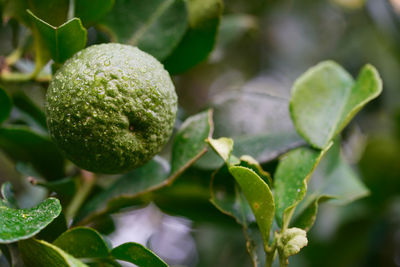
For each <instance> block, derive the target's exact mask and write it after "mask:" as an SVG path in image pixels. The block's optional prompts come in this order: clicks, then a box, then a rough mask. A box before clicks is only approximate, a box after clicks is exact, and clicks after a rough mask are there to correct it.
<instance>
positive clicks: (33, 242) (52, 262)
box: [18, 238, 87, 267]
mask: <svg viewBox="0 0 400 267" xmlns="http://www.w3.org/2000/svg"><path fill="white" fill-rule="evenodd" d="M18 245H19V250H20V253H21V256H22V259H23V261H24V263H25V265H26V266H30V267H54V266H57V267H84V266H86V267H87V265H86V264H84V263H82V262H81V261H80V260H78V259H75V258H74V257H72V256H71V255H69V254H68V253H66V252H64V251H63V250H62V249H60V248H58V247H56V246H54V245H52V244H50V243H47V242H46V241H43V240H37V239H33V238H32V239H28V240H23V241H20V242H19V244H18Z"/></svg>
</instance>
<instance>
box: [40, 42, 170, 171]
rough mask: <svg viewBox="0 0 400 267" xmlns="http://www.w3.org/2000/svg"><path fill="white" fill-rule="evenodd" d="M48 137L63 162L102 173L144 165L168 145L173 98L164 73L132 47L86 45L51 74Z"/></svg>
mask: <svg viewBox="0 0 400 267" xmlns="http://www.w3.org/2000/svg"><path fill="white" fill-rule="evenodd" d="M46 100H47V101H46V115H47V124H48V127H49V131H50V135H51V137H52V138H53V140H54V141H55V143H56V144H57V145H58V146H59V148H60V149H61V150H62V151H64V153H65V154H66V156H67V158H69V159H70V160H71V161H72V162H74V163H75V164H76V165H78V166H79V167H81V168H83V169H86V170H89V171H93V172H100V173H121V172H125V171H128V170H130V169H133V168H135V167H138V166H140V165H143V164H144V163H146V162H147V161H148V160H150V159H151V158H152V157H153V156H154V155H155V154H157V153H158V152H160V150H161V149H162V147H163V146H164V145H165V143H166V142H167V141H168V139H169V137H170V135H171V133H172V129H173V125H174V122H175V117H176V111H177V96H176V93H175V88H174V85H173V83H172V81H171V78H170V76H169V74H168V72H167V71H166V70H165V69H164V67H163V66H162V64H161V63H160V62H158V61H157V60H156V59H155V58H154V57H152V56H151V55H149V54H147V53H145V52H143V51H141V50H139V49H138V48H136V47H132V46H128V45H121V44H101V45H93V46H91V47H88V48H86V49H84V50H82V51H80V52H78V53H77V54H75V55H74V56H73V57H72V58H70V59H69V60H67V61H66V62H65V64H64V65H63V66H62V67H61V68H60V69H59V70H58V71H57V73H56V74H55V75H54V78H53V80H52V81H51V83H50V86H49V89H48V92H47V97H46Z"/></svg>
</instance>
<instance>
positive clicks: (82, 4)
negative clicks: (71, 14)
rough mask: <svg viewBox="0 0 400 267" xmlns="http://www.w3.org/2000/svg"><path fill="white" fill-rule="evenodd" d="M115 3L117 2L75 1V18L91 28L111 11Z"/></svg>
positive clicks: (111, 0)
mask: <svg viewBox="0 0 400 267" xmlns="http://www.w3.org/2000/svg"><path fill="white" fill-rule="evenodd" d="M114 2H115V0H95V1H93V0H79V1H75V16H76V17H78V18H80V19H81V20H82V23H83V25H85V26H91V25H93V24H95V23H96V22H98V21H99V20H100V19H101V18H102V17H104V15H106V14H107V13H108V12H109V11H110V10H111V8H112V7H113V5H114Z"/></svg>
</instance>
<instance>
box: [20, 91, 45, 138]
mask: <svg viewBox="0 0 400 267" xmlns="http://www.w3.org/2000/svg"><path fill="white" fill-rule="evenodd" d="M12 100H13V103H14V106H15V107H17V108H18V109H19V110H20V111H22V112H24V113H25V114H27V115H28V116H29V117H30V118H32V119H33V120H34V121H35V122H36V123H37V125H39V126H40V127H41V128H42V129H44V130H46V129H47V123H46V115H45V114H44V112H43V110H41V109H40V108H39V107H38V106H37V105H36V104H35V103H34V102H33V101H32V99H31V98H30V97H28V96H27V95H26V94H25V93H23V92H22V91H21V92H17V93H15V94H13V95H12Z"/></svg>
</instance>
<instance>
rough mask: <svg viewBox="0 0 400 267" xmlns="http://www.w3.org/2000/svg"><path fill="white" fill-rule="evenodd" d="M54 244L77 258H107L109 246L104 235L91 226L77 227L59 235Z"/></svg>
mask: <svg viewBox="0 0 400 267" xmlns="http://www.w3.org/2000/svg"><path fill="white" fill-rule="evenodd" d="M53 244H54V245H55V246H57V247H59V248H61V249H62V250H64V251H65V252H67V253H68V254H70V255H72V256H74V257H75V258H107V257H108V253H109V248H108V245H107V243H106V241H105V240H104V239H103V237H102V236H101V235H100V234H99V233H98V232H97V231H96V230H94V229H92V228H89V227H76V228H72V229H70V230H68V231H67V232H65V233H63V234H62V235H61V236H59V237H58V238H57V239H56V240H55V241H54V242H53Z"/></svg>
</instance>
